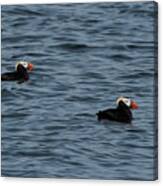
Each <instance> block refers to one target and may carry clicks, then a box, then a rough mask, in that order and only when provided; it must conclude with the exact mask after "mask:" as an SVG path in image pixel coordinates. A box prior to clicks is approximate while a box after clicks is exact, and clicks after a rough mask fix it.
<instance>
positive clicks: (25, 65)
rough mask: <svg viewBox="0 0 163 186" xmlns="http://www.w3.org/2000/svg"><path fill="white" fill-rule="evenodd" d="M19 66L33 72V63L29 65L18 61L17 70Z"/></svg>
mask: <svg viewBox="0 0 163 186" xmlns="http://www.w3.org/2000/svg"><path fill="white" fill-rule="evenodd" d="M18 65H22V66H23V67H24V68H25V69H27V70H28V71H32V70H33V64H32V63H29V62H27V61H18V62H17V63H16V66H15V68H16V69H17V67H18Z"/></svg>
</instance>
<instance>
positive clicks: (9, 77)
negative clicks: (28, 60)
mask: <svg viewBox="0 0 163 186" xmlns="http://www.w3.org/2000/svg"><path fill="white" fill-rule="evenodd" d="M28 79H29V75H28V72H27V69H25V68H24V67H23V65H21V64H19V65H18V67H17V70H16V71H15V72H6V73H3V74H2V75H1V80H2V81H23V80H24V81H27V80H28Z"/></svg>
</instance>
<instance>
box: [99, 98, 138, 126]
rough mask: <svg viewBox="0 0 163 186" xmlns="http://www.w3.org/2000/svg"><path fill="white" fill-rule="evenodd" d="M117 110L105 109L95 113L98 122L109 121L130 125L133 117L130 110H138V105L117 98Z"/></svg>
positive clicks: (127, 99)
mask: <svg viewBox="0 0 163 186" xmlns="http://www.w3.org/2000/svg"><path fill="white" fill-rule="evenodd" d="M116 104H117V108H114V109H112V108H111V109H106V110H103V111H99V112H98V113H96V115H97V119H98V121H101V120H110V121H117V122H121V123H131V122H132V119H133V116H132V112H131V110H130V109H138V104H137V103H136V102H135V101H133V100H131V99H129V98H125V97H122V96H121V97H119V98H117V100H116Z"/></svg>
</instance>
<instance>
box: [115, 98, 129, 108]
mask: <svg viewBox="0 0 163 186" xmlns="http://www.w3.org/2000/svg"><path fill="white" fill-rule="evenodd" d="M120 101H123V103H125V104H126V105H127V106H128V107H130V105H131V99H128V98H124V97H119V98H118V99H117V101H116V103H117V105H118V104H119V102H120Z"/></svg>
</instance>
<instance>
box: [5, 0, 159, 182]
mask: <svg viewBox="0 0 163 186" xmlns="http://www.w3.org/2000/svg"><path fill="white" fill-rule="evenodd" d="M154 6H155V5H154V3H153V2H146V3H143V2H139V3H138V2H137V3H99V4H98V3H95V4H60V5H59V4H58V5H21V6H19V5H14V6H2V72H6V71H12V70H13V69H14V66H15V62H16V61H18V60H27V61H30V62H32V63H33V64H34V65H35V69H34V71H33V72H32V73H31V74H30V81H28V82H26V83H23V84H17V83H16V82H2V85H1V90H2V92H1V94H2V98H1V99H2V109H1V110H2V175H3V176H16V177H58V178H62V177H64V178H91V179H140V180H152V179H154V178H155V169H154V167H155V154H154V150H155V147H156V144H155V141H154V140H155V135H156V133H155V130H154V129H155V127H156V123H155V120H154V106H153V105H154V60H155V56H154V49H155V46H156V44H157V43H156V42H154V13H155V11H156V10H155V9H154ZM122 95H123V96H127V97H130V98H132V99H134V100H135V101H136V102H137V103H138V105H139V109H138V110H136V111H134V112H133V115H134V120H133V122H132V124H131V125H127V124H126V125H125V124H121V123H116V122H98V121H97V118H96V115H95V114H96V112H97V111H98V110H101V109H105V108H109V107H115V106H116V105H115V100H116V98H117V97H118V96H122Z"/></svg>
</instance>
